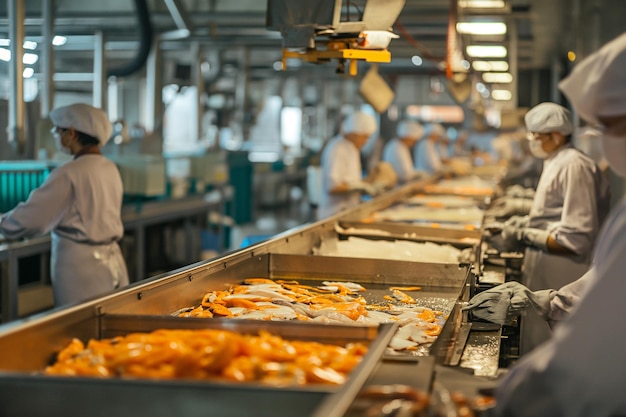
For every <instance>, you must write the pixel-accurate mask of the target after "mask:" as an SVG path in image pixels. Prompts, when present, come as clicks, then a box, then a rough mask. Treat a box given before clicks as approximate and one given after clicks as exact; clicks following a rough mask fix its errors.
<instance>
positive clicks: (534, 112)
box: [524, 102, 574, 136]
mask: <svg viewBox="0 0 626 417" xmlns="http://www.w3.org/2000/svg"><path fill="white" fill-rule="evenodd" d="M524 122H525V123H526V129H527V130H528V131H529V132H537V133H549V132H561V133H562V134H564V135H565V136H568V135H571V134H572V132H573V131H574V126H573V125H572V119H571V117H570V112H569V110H567V109H566V108H565V107H563V106H559V105H558V104H556V103H550V102H545V103H541V104H537V105H536V106H535V107H533V108H532V109H530V110H528V112H527V113H526V114H525V115H524Z"/></svg>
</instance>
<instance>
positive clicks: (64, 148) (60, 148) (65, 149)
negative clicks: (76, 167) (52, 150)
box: [54, 132, 72, 155]
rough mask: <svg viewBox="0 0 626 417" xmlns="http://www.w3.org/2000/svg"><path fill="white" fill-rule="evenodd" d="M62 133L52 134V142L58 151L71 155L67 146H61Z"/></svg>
mask: <svg viewBox="0 0 626 417" xmlns="http://www.w3.org/2000/svg"><path fill="white" fill-rule="evenodd" d="M61 136H62V134H59V133H58V132H57V133H55V134H54V144H55V145H56V148H57V150H58V151H59V152H62V153H64V154H66V155H71V154H72V151H71V150H70V148H68V147H67V146H63V142H62V141H61Z"/></svg>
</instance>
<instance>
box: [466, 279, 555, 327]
mask: <svg viewBox="0 0 626 417" xmlns="http://www.w3.org/2000/svg"><path fill="white" fill-rule="evenodd" d="M554 294H556V291H555V290H540V291H531V290H530V289H528V288H527V287H525V286H524V285H522V284H520V283H519V282H516V281H511V282H507V283H505V284H502V285H498V286H497V287H494V288H492V289H489V290H486V291H483V292H481V293H480V294H477V295H475V296H474V297H472V299H471V300H470V301H469V303H468V304H467V306H465V307H463V310H466V311H471V312H472V314H473V315H474V316H475V317H478V318H480V319H483V320H487V321H490V322H492V323H497V324H500V325H503V324H506V323H510V322H511V321H512V320H513V319H514V318H516V317H517V316H519V315H520V314H521V313H522V312H523V311H526V310H528V309H529V308H534V309H535V310H537V312H538V313H539V314H540V315H541V316H542V317H544V318H546V317H547V315H548V313H549V311H550V300H551V299H552V298H553V296H554Z"/></svg>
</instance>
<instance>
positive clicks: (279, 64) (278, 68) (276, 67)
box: [272, 61, 283, 71]
mask: <svg viewBox="0 0 626 417" xmlns="http://www.w3.org/2000/svg"><path fill="white" fill-rule="evenodd" d="M272 68H274V71H282V70H283V62H282V61H275V62H274V63H273V64H272Z"/></svg>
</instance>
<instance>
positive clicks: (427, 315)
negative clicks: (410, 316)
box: [417, 309, 435, 323]
mask: <svg viewBox="0 0 626 417" xmlns="http://www.w3.org/2000/svg"><path fill="white" fill-rule="evenodd" d="M417 317H419V318H420V319H422V320H424V321H427V322H430V323H432V322H434V321H435V312H434V311H433V310H430V309H424V310H423V311H422V312H420V313H418V314H417Z"/></svg>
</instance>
